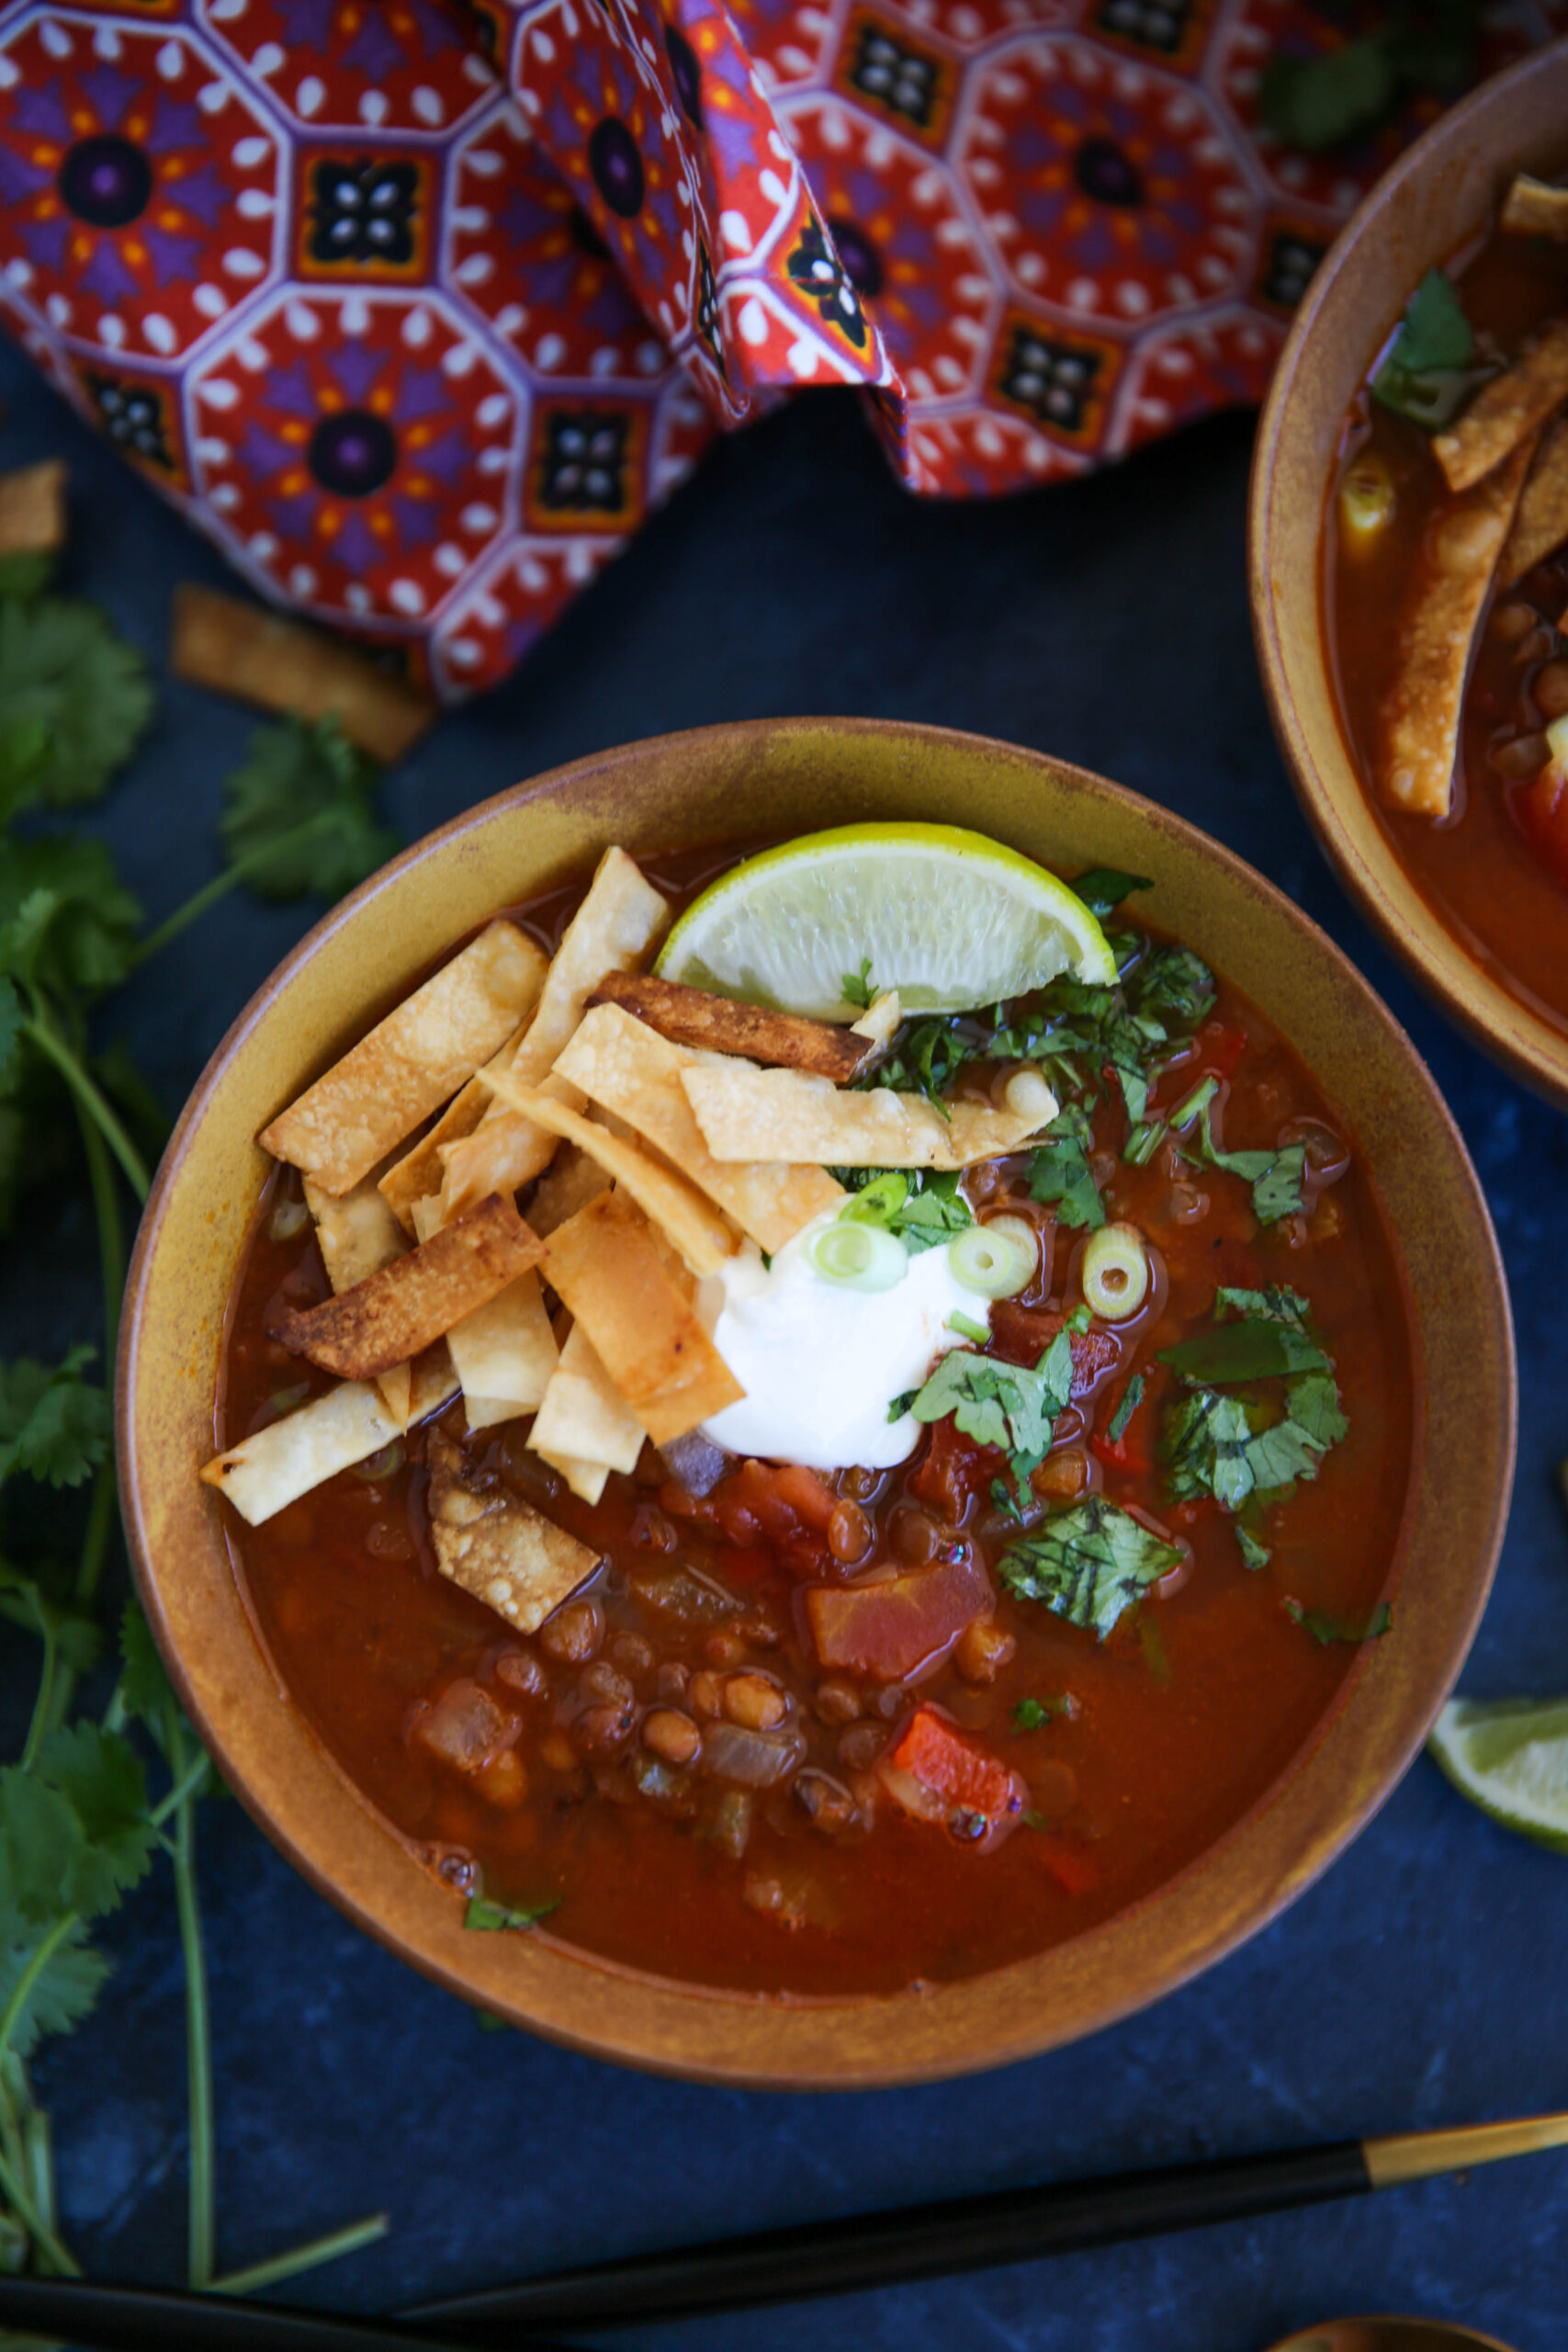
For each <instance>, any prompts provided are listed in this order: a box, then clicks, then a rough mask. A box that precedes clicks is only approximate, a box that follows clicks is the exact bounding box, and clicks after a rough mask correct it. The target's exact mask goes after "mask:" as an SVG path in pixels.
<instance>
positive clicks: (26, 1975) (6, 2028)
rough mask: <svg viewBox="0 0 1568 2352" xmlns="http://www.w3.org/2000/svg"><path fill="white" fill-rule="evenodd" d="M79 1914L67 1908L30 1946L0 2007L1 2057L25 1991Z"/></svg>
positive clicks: (77, 1921) (24, 2000)
mask: <svg viewBox="0 0 1568 2352" xmlns="http://www.w3.org/2000/svg"><path fill="white" fill-rule="evenodd" d="M80 1916H81V1915H80V1914H79V1913H78V1912H75V1911H67V1912H66V1913H65V1915H64V1917H62V1918H59V1919H57V1920H56V1921H55V1923H54V1925H53V1927H52V1928H51V1929H50V1931H49V1933H48V1935H47V1936H45V1937H44V1938H43V1939H42V1940H41V1942H39V1943H37V1944H35V1945H34V1947H33V1951H32V1956H31V1958H30V1959H29V1960H28V1964H27V1966H26V1967H25V1968H24V1969H23V1971H22V1973H21V1974H20V1975H19V1976H18V1977H17V1981H16V1983H15V1985H12V1987H11V1997H10V1999H9V2000H8V2001H7V2002H6V2007H5V2008H4V2009H0V2059H4V2057H5V2055H6V2052H7V2051H8V2050H9V2049H10V2047H11V2036H12V2035H13V2034H14V2033H15V2032H16V2030H17V2025H18V2023H19V2022H20V2019H21V2015H22V2011H23V2010H24V2009H25V2008H26V2007H27V2005H28V1994H29V1993H30V1992H31V1991H32V1989H33V1986H34V1985H36V1984H37V1983H38V1981H39V1977H40V1976H41V1975H42V1974H43V1972H44V1970H45V1969H46V1968H47V1967H48V1966H49V1963H50V1962H51V1960H52V1959H53V1958H54V1955H55V1953H56V1952H57V1951H59V1950H60V1947H61V1945H62V1943H64V1942H65V1940H66V1939H67V1937H69V1936H70V1934H71V1933H72V1930H73V1928H76V1927H77V1926H78V1925H79V1924H80Z"/></svg>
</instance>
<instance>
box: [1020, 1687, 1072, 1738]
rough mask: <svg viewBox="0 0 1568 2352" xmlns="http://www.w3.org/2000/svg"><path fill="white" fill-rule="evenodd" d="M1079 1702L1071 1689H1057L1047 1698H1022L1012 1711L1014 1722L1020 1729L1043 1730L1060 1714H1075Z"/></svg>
mask: <svg viewBox="0 0 1568 2352" xmlns="http://www.w3.org/2000/svg"><path fill="white" fill-rule="evenodd" d="M1077 1712H1078V1702H1077V1700H1076V1699H1075V1698H1074V1697H1073V1695H1072V1693H1071V1691H1055V1692H1053V1693H1052V1695H1051V1696H1050V1697H1049V1698H1047V1699H1021V1700H1020V1701H1019V1702H1018V1704H1017V1706H1016V1707H1015V1708H1014V1709H1013V1711H1012V1719H1013V1722H1014V1723H1015V1724H1017V1725H1018V1728H1019V1730H1020V1731H1043V1729H1044V1727H1045V1725H1046V1724H1048V1723H1053V1722H1054V1721H1055V1718H1056V1717H1057V1716H1058V1715H1066V1716H1069V1717H1070V1716H1073V1715H1076V1714H1077Z"/></svg>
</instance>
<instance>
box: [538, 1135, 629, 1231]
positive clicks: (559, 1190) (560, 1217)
mask: <svg viewBox="0 0 1568 2352" xmlns="http://www.w3.org/2000/svg"><path fill="white" fill-rule="evenodd" d="M609 1183H610V1179H609V1176H608V1175H607V1173H606V1172H605V1170H604V1169H603V1168H601V1167H600V1165H599V1162H598V1161H597V1160H596V1159H590V1158H589V1157H588V1154H587V1153H586V1152H585V1151H579V1149H578V1148H577V1146H576V1145H575V1144H574V1143H569V1144H563V1145H562V1146H561V1148H560V1150H559V1151H558V1153H557V1155H556V1157H555V1159H553V1160H552V1161H551V1163H550V1165H549V1167H548V1168H547V1169H546V1170H545V1172H544V1174H543V1175H542V1176H541V1177H540V1179H539V1181H538V1183H537V1184H536V1186H535V1188H534V1193H533V1197H532V1198H531V1199H530V1201H529V1203H528V1222H529V1224H530V1225H531V1226H532V1227H533V1228H534V1230H535V1232H536V1234H537V1235H538V1237H539V1238H540V1240H541V1241H542V1240H543V1239H544V1238H545V1237H546V1236H547V1234H551V1233H553V1232H554V1231H555V1229H556V1227H557V1226H558V1225H564V1224H565V1223H566V1221H567V1219H568V1217H569V1216H576V1215H577V1212H578V1210H579V1209H585V1208H586V1207H587V1206H588V1204H589V1202H590V1201H591V1200H592V1199H594V1197H595V1196H596V1195H597V1194H598V1193H603V1192H606V1191H607V1190H608V1189H609Z"/></svg>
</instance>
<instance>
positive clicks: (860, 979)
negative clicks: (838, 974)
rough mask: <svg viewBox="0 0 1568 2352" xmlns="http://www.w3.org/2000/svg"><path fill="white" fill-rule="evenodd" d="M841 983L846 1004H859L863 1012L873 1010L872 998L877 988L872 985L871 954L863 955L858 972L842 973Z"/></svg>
mask: <svg viewBox="0 0 1568 2352" xmlns="http://www.w3.org/2000/svg"><path fill="white" fill-rule="evenodd" d="M840 986H841V987H842V989H843V992H844V1002H845V1003H846V1004H853V1005H858V1006H859V1008H860V1010H861V1012H870V1011H871V1006H872V1000H873V998H874V996H875V994H876V990H875V989H874V987H873V986H872V979H871V957H870V956H862V957H861V959H860V970H859V971H858V972H845V973H844V974H843V975H842V978H841V980H840Z"/></svg>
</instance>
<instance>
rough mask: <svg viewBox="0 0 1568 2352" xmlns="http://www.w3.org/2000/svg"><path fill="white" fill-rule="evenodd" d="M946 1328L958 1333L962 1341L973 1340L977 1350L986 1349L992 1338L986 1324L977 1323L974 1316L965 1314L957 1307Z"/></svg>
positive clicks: (948, 1319)
mask: <svg viewBox="0 0 1568 2352" xmlns="http://www.w3.org/2000/svg"><path fill="white" fill-rule="evenodd" d="M946 1328H947V1329H948V1330H950V1331H956V1332H957V1334H958V1336H959V1338H960V1339H961V1340H973V1341H974V1342H975V1345H976V1347H977V1348H983V1347H985V1346H986V1345H987V1342H988V1340H989V1339H990V1336H991V1334H990V1331H989V1329H988V1328H987V1325H986V1324H984V1323H981V1322H978V1321H976V1317H974V1316H973V1315H965V1314H964V1313H963V1312H962V1310H961V1309H959V1308H957V1307H955V1308H954V1309H953V1313H952V1314H951V1315H950V1316H949V1317H948V1318H947V1326H946Z"/></svg>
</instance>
